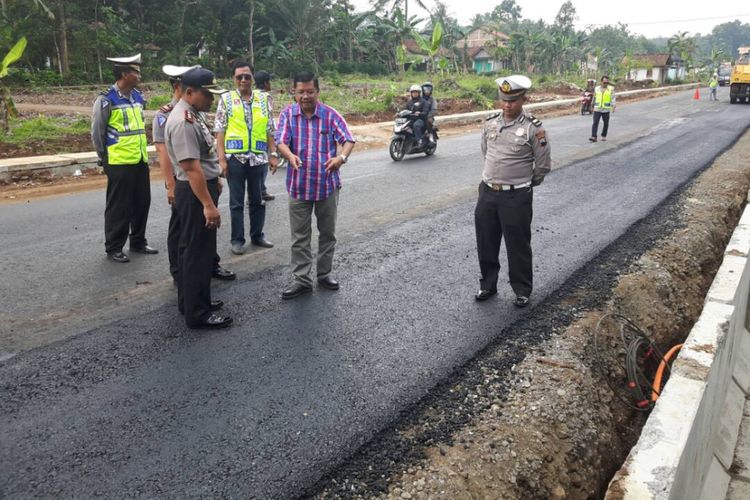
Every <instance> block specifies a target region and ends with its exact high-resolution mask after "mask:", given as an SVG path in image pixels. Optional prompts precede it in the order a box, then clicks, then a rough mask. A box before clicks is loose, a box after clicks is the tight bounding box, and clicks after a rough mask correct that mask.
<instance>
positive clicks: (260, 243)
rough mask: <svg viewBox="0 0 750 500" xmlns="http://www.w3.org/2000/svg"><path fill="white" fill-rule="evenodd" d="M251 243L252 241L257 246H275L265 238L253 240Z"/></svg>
mask: <svg viewBox="0 0 750 500" xmlns="http://www.w3.org/2000/svg"><path fill="white" fill-rule="evenodd" d="M250 243H252V244H253V245H255V246H256V247H263V248H273V243H271V242H270V241H268V240H267V239H265V238H263V239H262V240H253V241H251V242H250Z"/></svg>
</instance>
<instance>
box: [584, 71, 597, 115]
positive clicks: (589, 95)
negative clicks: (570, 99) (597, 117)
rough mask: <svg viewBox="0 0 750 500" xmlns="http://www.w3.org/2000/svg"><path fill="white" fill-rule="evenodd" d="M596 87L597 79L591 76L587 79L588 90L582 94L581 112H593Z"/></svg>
mask: <svg viewBox="0 0 750 500" xmlns="http://www.w3.org/2000/svg"><path fill="white" fill-rule="evenodd" d="M595 88H596V80H594V79H593V78H589V79H588V80H586V90H584V91H583V95H581V114H582V115H586V114H589V115H590V114H591V113H593V112H594V108H593V106H592V101H593V100H594V89H595Z"/></svg>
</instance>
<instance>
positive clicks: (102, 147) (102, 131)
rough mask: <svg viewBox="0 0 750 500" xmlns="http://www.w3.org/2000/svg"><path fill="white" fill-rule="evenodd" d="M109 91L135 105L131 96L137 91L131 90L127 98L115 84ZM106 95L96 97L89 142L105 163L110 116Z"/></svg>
mask: <svg viewBox="0 0 750 500" xmlns="http://www.w3.org/2000/svg"><path fill="white" fill-rule="evenodd" d="M110 89H115V90H116V91H117V93H118V94H119V96H120V97H122V98H123V99H128V100H129V101H130V102H131V103H132V104H134V103H135V98H134V97H133V95H134V94H138V90H137V89H133V90H131V91H130V95H129V96H125V94H123V93H122V91H121V90H120V87H118V86H117V84H116V83H113V84H112V86H111V87H110ZM106 94H107V92H103V93H101V94H99V95H98V96H97V98H96V100H95V101H94V108H93V113H92V119H91V141H92V142H93V143H94V149H96V154H97V156H98V157H99V159H100V160H101V161H103V162H105V161H107V127H108V126H109V117H110V115H111V114H112V108H111V106H110V104H111V103H110V102H109V99H107V95H106ZM141 112H142V111H141Z"/></svg>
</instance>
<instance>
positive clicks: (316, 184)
mask: <svg viewBox="0 0 750 500" xmlns="http://www.w3.org/2000/svg"><path fill="white" fill-rule="evenodd" d="M345 142H354V137H353V136H352V133H351V132H350V131H349V127H348V126H347V125H346V121H345V120H344V117H342V116H341V115H340V114H339V112H338V111H336V110H335V109H333V108H332V107H330V106H326V105H325V104H323V103H318V105H317V106H316V107H315V112H314V113H313V116H312V118H307V117H306V116H305V115H304V113H302V110H301V109H300V106H299V104H291V105H289V106H287V107H286V108H284V110H283V111H282V112H281V115H280V116H279V127H278V129H277V130H276V143H277V144H281V143H283V144H286V145H287V146H289V149H290V150H291V151H292V153H293V154H295V155H297V156H298V157H299V158H300V160H301V166H300V168H299V169H298V170H295V169H293V168H291V167H290V168H287V171H286V190H287V192H289V196H290V197H292V198H294V199H296V200H305V201H317V200H325V199H326V198H328V197H329V196H330V195H331V194H333V192H334V190H335V189H338V188H340V187H341V176H340V174H339V171H338V170H337V171H335V172H333V173H328V172H326V167H325V162H326V161H327V160H328V159H329V158H334V157H335V156H336V154H337V153H336V148H337V144H344V143H345Z"/></svg>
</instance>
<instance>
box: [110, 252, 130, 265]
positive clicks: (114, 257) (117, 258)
mask: <svg viewBox="0 0 750 500" xmlns="http://www.w3.org/2000/svg"><path fill="white" fill-rule="evenodd" d="M107 258H108V259H109V260H111V261H113V262H120V263H125V262H130V257H128V256H127V255H125V254H124V253H122V252H112V253H108V254H107Z"/></svg>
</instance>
